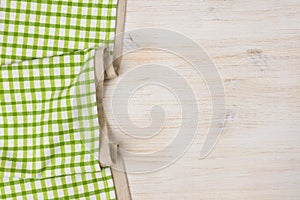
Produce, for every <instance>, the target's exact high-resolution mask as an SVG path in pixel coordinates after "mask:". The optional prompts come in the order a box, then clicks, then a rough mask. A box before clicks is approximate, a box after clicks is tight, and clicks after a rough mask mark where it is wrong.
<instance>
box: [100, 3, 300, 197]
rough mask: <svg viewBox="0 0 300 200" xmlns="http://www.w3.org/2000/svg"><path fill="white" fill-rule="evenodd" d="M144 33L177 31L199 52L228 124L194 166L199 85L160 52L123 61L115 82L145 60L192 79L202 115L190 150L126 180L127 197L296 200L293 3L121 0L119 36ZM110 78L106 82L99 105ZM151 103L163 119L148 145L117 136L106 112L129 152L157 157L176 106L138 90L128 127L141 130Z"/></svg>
mask: <svg viewBox="0 0 300 200" xmlns="http://www.w3.org/2000/svg"><path fill="white" fill-rule="evenodd" d="M145 27H158V28H167V29H170V30H174V31H177V32H180V33H182V34H184V35H186V36H187V37H189V38H191V39H193V40H195V41H196V42H197V43H198V44H199V45H200V46H202V47H203V48H204V49H205V50H206V52H207V53H208V55H209V56H210V57H211V59H212V61H213V62H214V63H215V65H216V67H217V68H218V70H219V72H220V74H221V76H222V79H223V83H224V87H225V93H226V111H227V115H226V116H227V118H226V124H225V127H224V132H223V135H222V137H221V139H220V141H219V142H218V144H217V146H216V148H215V149H214V151H213V152H212V153H211V154H210V155H209V156H208V157H207V158H206V159H204V160H199V159H198V155H199V151H200V149H201V145H202V143H203V141H204V138H205V136H206V133H207V128H208V126H209V118H210V114H211V107H210V98H209V93H208V91H207V89H206V88H205V84H204V82H203V81H202V80H201V79H199V77H197V76H193V75H191V74H190V67H189V66H187V64H186V63H184V62H182V60H180V59H178V58H176V57H174V56H173V55H170V54H167V53H165V52H159V51H146V50H145V51H141V52H136V53H133V54H130V55H128V56H126V57H125V58H124V61H123V63H122V68H121V71H120V77H119V79H120V78H121V77H122V76H125V75H126V73H127V72H128V71H129V70H130V69H133V68H134V67H137V66H138V65H140V64H147V63H152V62H155V63H162V64H167V65H172V66H173V67H176V68H177V69H178V70H179V71H180V72H181V73H182V74H185V75H186V76H190V78H189V80H190V81H191V84H192V85H193V86H192V87H194V89H195V91H197V92H196V93H197V99H198V101H199V108H200V113H199V115H201V117H202V118H203V119H204V121H202V123H201V125H200V128H199V131H198V134H197V137H196V139H195V141H194V143H193V145H192V146H191V148H190V149H189V150H188V151H187V152H186V153H185V155H184V156H183V157H182V158H181V159H179V160H178V161H177V162H176V163H174V164H173V165H171V166H170V167H168V168H165V169H163V170H160V171H158V172H153V173H146V174H129V175H128V178H129V184H130V189H131V192H132V197H133V199H134V200H139V199H149V200H150V199H151V200H157V199H162V200H164V199H300V131H299V128H300V1H299V0H285V1H278V0H261V1H253V0H187V1H179V0H172V1H170V0H160V1H158V0H154V1H149V0H128V5H127V18H126V30H127V31H129V30H133V29H137V28H145ZM134 39H135V38H132V40H133V42H134ZM127 42H128V41H127ZM129 42H130V41H129ZM131 42H132V41H131ZM117 81H118V79H116V80H112V81H109V82H107V83H106V95H105V102H106V104H107V107H109V106H108V105H109V104H110V100H111V95H112V89H113V87H114V85H115V84H116V83H117ZM156 103H160V105H162V107H164V109H165V110H166V111H167V112H168V117H167V121H166V128H164V129H163V130H162V132H161V133H160V134H159V135H158V136H157V137H155V138H154V139H153V140H151V141H139V140H136V139H133V138H130V137H128V136H124V135H122V134H120V129H119V127H118V126H117V125H116V123H115V120H114V117H113V114H112V113H111V110H109V109H107V115H108V118H109V124H110V126H111V131H112V134H113V135H114V138H116V140H117V141H122V142H121V145H123V147H126V148H127V149H128V150H129V151H132V152H140V151H142V152H148V151H155V150H157V149H159V148H163V147H164V145H165V144H167V143H168V142H170V141H171V140H172V138H174V137H175V136H176V129H177V128H178V127H179V126H180V110H178V109H177V108H176V102H175V100H172V97H171V95H170V96H168V95H167V94H166V93H165V91H163V90H162V89H161V88H155V86H149V87H145V88H142V89H141V90H140V91H139V92H137V93H136V95H135V96H134V97H133V98H132V99H131V103H130V107H129V112H130V114H131V117H132V121H133V122H134V123H135V124H137V125H140V126H143V125H148V124H149V115H148V111H149V109H150V108H151V105H152V104H156Z"/></svg>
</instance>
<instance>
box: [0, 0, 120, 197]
mask: <svg viewBox="0 0 300 200" xmlns="http://www.w3.org/2000/svg"><path fill="white" fill-rule="evenodd" d="M116 7H117V0H85V1H84V0H77V1H76V0H57V1H55V0H53V1H45V0H0V65H1V66H0V199H115V198H116V195H115V191H114V183H113V179H112V176H111V171H110V168H102V169H101V168H100V165H99V160H98V151H99V125H98V113H97V102H96V89H95V75H94V67H95V66H94V53H95V48H97V47H98V46H99V45H105V46H110V48H111V49H112V45H113V39H114V34H115V20H116Z"/></svg>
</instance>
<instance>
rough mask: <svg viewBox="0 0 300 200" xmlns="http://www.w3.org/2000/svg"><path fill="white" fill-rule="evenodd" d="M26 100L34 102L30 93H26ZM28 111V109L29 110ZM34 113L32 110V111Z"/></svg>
mask: <svg viewBox="0 0 300 200" xmlns="http://www.w3.org/2000/svg"><path fill="white" fill-rule="evenodd" d="M25 98H26V101H31V100H32V97H31V94H30V93H25ZM27 110H28V108H27ZM31 111H32V109H31Z"/></svg>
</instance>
